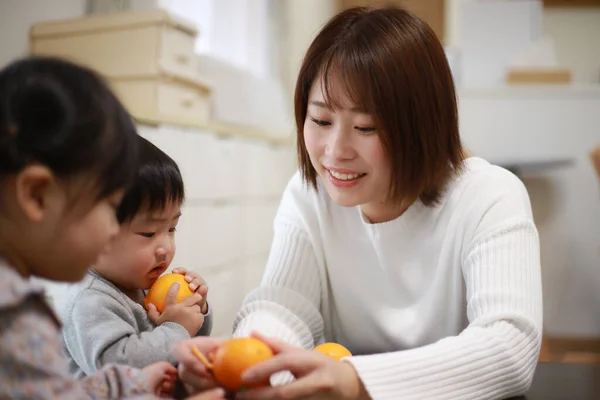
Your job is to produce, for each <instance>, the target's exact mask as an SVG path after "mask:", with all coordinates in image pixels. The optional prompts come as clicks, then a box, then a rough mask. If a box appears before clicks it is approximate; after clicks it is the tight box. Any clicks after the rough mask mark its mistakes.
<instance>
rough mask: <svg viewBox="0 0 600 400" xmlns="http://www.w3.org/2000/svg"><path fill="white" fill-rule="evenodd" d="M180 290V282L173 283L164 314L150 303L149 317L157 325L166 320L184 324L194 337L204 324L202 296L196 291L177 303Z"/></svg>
mask: <svg viewBox="0 0 600 400" xmlns="http://www.w3.org/2000/svg"><path fill="white" fill-rule="evenodd" d="M178 290H179V283H178V282H176V283H174V284H172V285H171V287H170V288H169V292H168V293H167V299H166V301H165V309H164V310H163V312H162V314H161V313H160V312H159V311H158V310H157V309H156V307H155V306H154V304H149V305H148V317H149V318H150V320H151V321H152V322H154V323H155V324H156V325H162V324H164V323H165V322H175V323H177V324H179V325H181V326H183V327H184V328H185V330H186V331H188V333H189V334H190V336H191V337H193V336H195V335H196V334H197V333H198V331H199V330H200V328H202V324H204V315H202V309H201V308H200V303H201V302H202V296H200V295H199V294H197V293H194V294H193V295H191V296H189V297H187V298H185V299H184V300H182V301H181V303H177V291H178Z"/></svg>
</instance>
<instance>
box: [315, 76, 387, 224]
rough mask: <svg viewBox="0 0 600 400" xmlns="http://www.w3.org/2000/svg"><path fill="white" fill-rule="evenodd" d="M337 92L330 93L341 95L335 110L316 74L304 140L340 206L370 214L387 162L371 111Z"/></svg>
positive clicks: (380, 195) (378, 204)
mask: <svg viewBox="0 0 600 400" xmlns="http://www.w3.org/2000/svg"><path fill="white" fill-rule="evenodd" d="M334 89H335V86H334ZM340 94H341V93H333V95H335V96H336V98H338V99H341V101H340V104H341V106H340V107H339V109H335V110H334V109H332V108H331V107H330V105H329V104H327V102H326V101H325V96H324V93H323V87H322V83H321V79H317V80H315V82H314V83H313V85H312V87H311V90H310V93H309V97H308V108H307V113H306V120H305V121H304V142H305V144H306V149H307V151H308V154H309V156H310V160H311V163H312V165H313V167H314V168H315V170H316V171H317V174H318V175H319V176H320V177H321V179H322V180H323V182H324V184H325V187H326V188H327V192H328V193H329V195H330V196H331V198H332V199H333V200H334V201H335V202H336V203H337V204H339V205H341V206H345V207H354V206H361V208H362V210H363V213H364V214H365V215H366V216H367V217H368V218H369V219H371V215H370V214H374V213H375V210H379V209H381V208H382V206H383V204H384V203H385V201H386V198H387V195H388V191H389V187H390V182H391V168H390V163H389V160H388V158H387V156H386V154H385V151H384V148H383V146H382V144H381V141H380V139H379V135H378V133H377V130H376V129H375V126H374V124H373V119H372V118H371V116H370V115H369V114H367V113H366V111H364V110H361V109H360V108H358V107H356V105H354V104H352V102H351V101H350V100H349V99H348V97H347V96H341V95H340Z"/></svg>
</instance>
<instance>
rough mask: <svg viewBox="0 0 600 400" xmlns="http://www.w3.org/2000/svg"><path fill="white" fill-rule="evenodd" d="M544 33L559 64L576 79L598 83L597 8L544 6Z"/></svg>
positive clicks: (599, 20)
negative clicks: (551, 42) (551, 43)
mask: <svg viewBox="0 0 600 400" xmlns="http://www.w3.org/2000/svg"><path fill="white" fill-rule="evenodd" d="M544 32H545V33H546V34H547V35H549V36H551V37H552V38H553V39H554V43H555V45H556V53H557V54H556V55H557V58H558V61H559V63H560V64H561V65H564V66H565V67H567V68H571V70H572V71H573V79H574V81H576V82H594V83H600V43H599V41H600V7H589V8H572V9H568V8H547V9H546V10H545V11H544Z"/></svg>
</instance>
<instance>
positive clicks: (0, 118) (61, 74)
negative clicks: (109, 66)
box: [0, 57, 138, 199]
mask: <svg viewBox="0 0 600 400" xmlns="http://www.w3.org/2000/svg"><path fill="white" fill-rule="evenodd" d="M137 137H138V135H137V131H136V128H135V124H134V122H133V120H132V119H131V117H130V115H129V114H128V113H127V111H126V110H125V108H124V107H123V106H122V105H121V103H120V102H119V100H118V99H117V98H116V97H115V95H114V94H113V93H112V91H111V90H110V89H109V87H108V86H107V84H106V83H105V82H104V80H103V79H102V78H101V77H100V76H99V75H98V74H96V73H95V72H93V71H91V70H90V69H87V68H84V67H82V66H79V65H76V64H73V63H71V62H69V61H65V60H61V59H58V58H53V57H28V58H24V59H21V60H17V61H15V62H12V63H11V64H9V65H8V66H7V67H5V68H4V69H3V70H2V71H0V179H4V178H6V177H7V176H8V175H11V174H16V173H18V172H19V171H21V170H22V169H23V168H25V167H26V166H28V165H31V164H41V165H44V166H46V167H48V168H50V169H51V170H52V171H53V172H54V173H55V174H56V175H57V176H59V177H64V178H68V177H71V176H74V175H77V174H79V173H83V172H90V173H92V174H94V175H95V178H94V179H95V182H93V183H94V185H95V188H94V189H95V196H96V198H97V199H100V198H104V197H105V196H107V195H110V194H111V193H113V192H114V191H115V190H118V189H121V188H124V187H126V186H127V185H128V184H129V182H130V180H131V179H132V178H133V174H134V173H135V168H136V166H137V139H136V138H137Z"/></svg>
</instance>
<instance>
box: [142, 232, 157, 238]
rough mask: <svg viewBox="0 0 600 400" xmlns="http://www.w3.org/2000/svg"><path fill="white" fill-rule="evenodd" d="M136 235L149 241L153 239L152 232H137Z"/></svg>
mask: <svg viewBox="0 0 600 400" xmlns="http://www.w3.org/2000/svg"><path fill="white" fill-rule="evenodd" d="M138 235H140V236H143V237H145V238H148V239H151V238H153V237H154V232H138Z"/></svg>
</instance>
